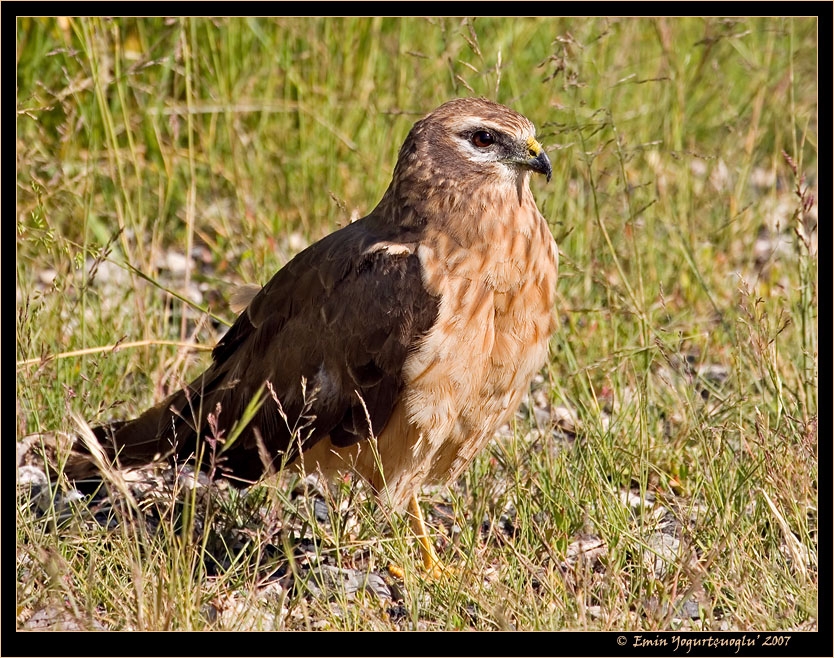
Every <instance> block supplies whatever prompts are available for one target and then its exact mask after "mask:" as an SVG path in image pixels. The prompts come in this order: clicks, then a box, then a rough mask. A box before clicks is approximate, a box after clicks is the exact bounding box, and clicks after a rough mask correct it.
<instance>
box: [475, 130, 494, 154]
mask: <svg viewBox="0 0 834 658" xmlns="http://www.w3.org/2000/svg"><path fill="white" fill-rule="evenodd" d="M472 143H473V144H474V145H475V146H477V147H478V148H479V149H485V148H487V147H488V146H492V145H493V144H495V137H493V135H492V133H490V132H487V131H486V130H479V131H478V132H476V133H474V134H473V135H472Z"/></svg>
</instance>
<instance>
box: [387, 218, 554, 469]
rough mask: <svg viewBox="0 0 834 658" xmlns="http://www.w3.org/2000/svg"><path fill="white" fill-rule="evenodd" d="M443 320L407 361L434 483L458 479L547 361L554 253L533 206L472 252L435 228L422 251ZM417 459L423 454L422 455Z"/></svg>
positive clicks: (412, 412) (421, 445)
mask: <svg viewBox="0 0 834 658" xmlns="http://www.w3.org/2000/svg"><path fill="white" fill-rule="evenodd" d="M417 253H418V256H419V258H420V263H421V266H422V268H423V281H424V285H425V286H426V288H427V289H428V291H429V292H431V293H432V294H435V295H437V296H438V297H439V299H440V304H439V309H438V315H437V320H436V322H435V324H434V325H433V327H432V328H431V329H430V330H429V332H428V333H427V334H426V335H425V337H424V338H423V339H422V340H421V341H420V343H419V344H418V345H417V348H416V349H415V350H414V351H413V352H412V354H411V355H410V356H409V358H408V359H407V361H406V363H405V371H404V381H405V392H406V397H405V403H406V412H407V416H408V419H409V421H410V422H411V423H412V424H413V425H414V426H415V427H416V428H419V430H420V435H421V440H420V441H419V442H418V444H417V445H415V446H414V450H415V451H421V452H422V453H424V454H423V457H422V459H424V460H428V461H429V463H430V465H429V468H428V470H429V477H428V478H427V479H429V480H446V479H448V478H450V477H452V478H453V477H456V476H457V475H458V474H459V473H460V472H461V471H463V469H464V468H465V467H466V465H467V464H468V463H469V462H470V461H471V459H472V458H473V457H474V455H475V454H476V453H477V452H478V451H479V450H480V449H481V448H482V447H483V445H484V443H486V442H487V441H488V440H489V439H490V438H491V437H492V435H493V434H494V432H495V431H496V430H497V429H498V427H499V426H500V425H501V424H502V423H504V422H505V421H506V420H507V419H508V417H509V416H510V415H511V414H512V413H513V412H514V411H515V410H516V408H517V407H518V405H519V404H520V402H521V398H522V397H523V395H524V393H525V392H526V391H527V388H528V386H529V383H530V380H531V379H532V377H533V376H534V375H535V373H536V372H537V371H538V369H539V368H541V366H542V365H543V363H544V361H545V359H546V357H547V344H548V339H549V337H550V334H551V332H552V329H553V315H552V314H553V306H554V302H555V286H556V275H557V250H556V245H555V243H554V241H553V237H552V235H551V234H550V231H549V229H548V227H547V224H546V223H545V222H544V219H543V218H542V217H541V215H539V213H538V211H537V210H535V208H532V209H531V212H530V214H529V217H525V218H522V219H521V220H518V218H517V221H516V222H515V223H514V224H513V225H512V226H510V227H508V228H507V229H503V227H502V230H498V231H493V234H492V239H491V240H488V241H482V242H480V243H475V244H474V245H470V246H468V247H466V248H464V247H463V246H461V244H460V242H459V241H457V240H455V239H453V238H452V237H450V236H449V235H447V234H444V233H437V234H435V235H431V234H429V235H428V236H427V239H426V240H425V241H424V242H423V243H422V244H421V245H420V247H419V248H418V252H417ZM418 461H419V459H418Z"/></svg>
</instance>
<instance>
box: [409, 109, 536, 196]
mask: <svg viewBox="0 0 834 658" xmlns="http://www.w3.org/2000/svg"><path fill="white" fill-rule="evenodd" d="M397 169H398V170H400V171H402V173H403V174H405V175H409V174H410V175H413V176H415V177H416V178H419V179H423V180H428V179H429V178H430V179H432V180H433V181H434V182H435V184H437V183H440V184H441V185H442V184H444V183H446V184H452V185H458V186H461V187H464V188H465V187H466V186H467V184H469V183H471V184H473V185H478V186H482V185H483V184H484V183H497V182H503V183H509V184H511V185H512V186H513V187H514V188H515V187H520V185H521V184H523V183H525V182H526V181H527V180H528V179H529V174H530V173H531V172H536V173H540V174H543V175H544V176H545V177H546V178H547V180H548V181H549V180H550V177H551V175H552V168H551V165H550V160H549V159H548V157H547V154H546V153H545V152H544V149H543V148H542V146H541V144H540V143H539V142H538V140H537V139H536V128H535V126H534V125H533V124H532V123H531V122H530V120H529V119H527V118H526V117H525V116H523V115H521V114H519V113H518V112H515V111H514V110H511V109H510V108H508V107H505V106H504V105H500V104H499V103H495V102H493V101H490V100H487V99H485V98H457V99H455V100H451V101H449V102H447V103H444V104H443V105H441V106H440V107H438V108H437V109H436V110H434V111H433V112H431V113H430V114H428V115H426V116H425V117H424V118H423V119H421V120H420V121H418V122H417V123H415V124H414V127H413V128H412V129H411V132H410V133H409V135H408V137H407V138H406V141H405V143H404V144H403V147H402V149H401V151H400V158H399V161H398V163H397ZM409 177H411V176H409Z"/></svg>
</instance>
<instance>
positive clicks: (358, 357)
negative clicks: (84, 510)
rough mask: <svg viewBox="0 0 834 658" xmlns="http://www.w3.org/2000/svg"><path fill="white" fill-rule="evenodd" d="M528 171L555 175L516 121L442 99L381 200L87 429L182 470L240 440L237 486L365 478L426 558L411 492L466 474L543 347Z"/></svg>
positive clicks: (547, 293)
mask: <svg viewBox="0 0 834 658" xmlns="http://www.w3.org/2000/svg"><path fill="white" fill-rule="evenodd" d="M534 173H538V174H543V175H544V176H545V177H546V178H547V180H548V181H549V180H550V177H551V164H550V161H549V159H548V157H547V155H546V154H545V152H544V150H543V149H542V147H541V145H540V144H539V142H538V141H537V140H536V133H535V127H534V126H533V124H532V123H531V122H530V121H529V120H528V119H527V118H525V117H524V116H522V115H521V114H519V113H517V112H515V111H513V110H511V109H510V108H508V107H505V106H503V105H499V104H498V103H495V102H492V101H490V100H487V99H484V98H459V99H455V100H451V101H449V102H447V103H444V104H443V105H441V106H440V107H438V108H437V109H436V110H434V111H433V112H431V113H429V114H428V115H426V116H425V117H424V118H422V119H420V120H419V121H417V122H416V123H415V124H414V126H413V127H412V128H411V131H410V132H409V134H408V136H407V137H406V139H405V142H404V143H403V145H402V148H401V149H400V151H399V157H398V159H397V163H396V166H395V168H394V173H393V178H392V180H391V183H390V185H389V187H388V189H387V191H386V192H385V194H384V195H383V197H382V200H381V201H380V202H379V204H378V205H377V206H376V208H374V210H373V211H371V213H370V214H368V215H367V216H366V217H363V218H362V219H359V220H357V221H355V222H353V223H351V224H349V225H347V226H345V227H343V228H341V229H339V230H337V231H335V232H334V233H332V234H330V235H328V236H326V237H325V238H323V239H322V240H320V241H318V242H316V243H314V244H313V245H311V246H310V247H308V248H307V249H305V250H304V251H302V252H300V253H299V254H298V255H297V256H295V257H294V258H293V259H292V260H291V261H290V262H288V263H287V264H286V265H285V266H284V267H283V268H282V269H281V270H279V271H278V272H277V273H276V274H275V276H273V278H272V279H271V280H270V281H269V283H267V284H266V285H265V286H264V287H263V288H262V289H261V290H260V291H259V292H258V293H257V294H256V295H255V296H254V297H253V298H252V299H251V301H250V302H249V304H248V306H247V307H246V308H245V310H244V311H243V312H242V313H241V314H240V316H239V317H238V318H237V321H236V322H235V323H234V324H233V325H232V327H231V328H230V329H229V330H228V332H227V333H226V334H225V335H224V336H223V338H222V339H221V340H220V342H219V343H218V344H217V345H216V347H215V348H214V350H213V352H212V363H211V365H210V366H209V367H208V369H207V370H206V371H205V372H203V373H202V374H201V375H199V376H198V377H197V378H196V379H194V380H193V381H192V382H191V383H190V384H188V385H187V386H185V387H184V388H182V389H181V390H179V391H177V392H176V393H174V394H173V395H171V396H170V397H168V398H167V399H165V400H164V401H162V402H161V403H159V404H157V405H156V406H154V407H153V408H151V409H149V410H147V411H146V412H145V413H143V414H142V415H140V416H139V417H138V418H136V419H134V420H130V421H120V422H114V423H111V424H108V425H104V426H101V427H97V428H95V429H94V430H93V432H94V434H95V436H96V438H97V439H98V440H99V441H100V443H101V444H102V447H103V448H104V450H105V452H106V454H107V456H108V457H109V458H111V459H112V460H116V461H117V463H118V464H119V465H120V466H121V467H129V466H138V465H142V464H146V463H149V462H151V461H153V460H155V459H159V458H160V457H162V456H167V457H169V458H171V459H173V460H175V461H178V462H182V461H188V460H193V459H194V458H195V455H200V454H203V451H204V449H205V447H206V445H207V444H206V439H207V438H209V439H212V440H213V439H217V438H219V439H221V441H222V440H223V439H224V438H227V437H230V436H231V435H234V436H235V438H234V440H233V441H229V444H228V445H225V446H224V447H223V452H222V462H221V466H222V469H223V474H224V475H225V476H226V477H228V478H230V479H232V480H234V481H236V482H237V483H238V484H240V485H243V486H246V485H248V484H250V483H252V482H254V481H256V480H257V479H259V478H260V477H261V476H262V475H263V474H264V473H265V472H269V471H277V470H280V469H281V468H283V467H284V466H286V465H288V464H295V465H298V466H300V467H302V468H304V469H305V471H306V472H316V471H318V472H320V473H321V474H323V475H325V476H335V475H336V474H338V473H343V472H346V471H347V472H351V473H355V474H358V475H359V476H361V477H362V478H363V479H364V480H365V481H367V482H368V483H369V484H370V486H371V487H372V489H373V491H374V492H375V494H376V496H377V497H378V499H379V500H380V502H382V503H383V504H387V505H390V506H391V507H392V508H394V509H400V508H403V507H404V506H405V505H406V503H410V506H411V507H410V509H411V511H412V513H413V514H414V518H415V519H416V521H415V523H416V525H415V529H416V531H417V533H418V536H419V537H420V538H421V543H422V544H423V548H424V549H425V550H426V551H428V552H425V553H424V559H425V561H426V564H427V566H430V565H431V562H432V561H433V559H434V558H433V557H432V555H433V554H432V553H430V548H429V545H428V543H427V542H426V540H425V536H426V535H425V528H424V527H423V525H422V520H421V518H420V516H419V508H418V507H417V505H416V498H415V497H414V496H415V493H416V492H417V491H418V490H419V489H420V487H421V486H422V485H423V484H428V483H446V482H449V481H451V480H453V479H454V478H456V477H458V476H459V475H460V474H461V472H462V471H463V470H464V469H465V468H466V466H467V465H468V464H469V463H470V461H471V460H472V459H473V458H474V457H475V455H476V454H477V453H478V451H479V450H481V449H482V448H483V447H484V445H485V444H486V443H487V442H488V441H489V440H490V438H491V437H492V436H493V434H494V433H495V431H496V430H497V429H498V427H499V426H501V425H502V424H503V423H504V422H505V421H507V420H508V419H509V418H510V416H511V415H512V414H513V413H514V412H515V410H516V409H517V408H518V406H519V404H520V402H521V399H522V397H523V396H524V394H525V392H526V391H527V390H528V387H529V384H530V381H531V379H532V377H533V376H534V375H535V373H536V372H537V371H538V370H539V369H540V368H541V367H542V365H543V364H544V362H545V359H546V357H547V350H548V340H549V338H550V335H551V333H552V331H553V329H554V314H553V313H554V304H555V287H556V278H557V268H558V251H557V247H556V243H555V241H554V239H553V236H552V234H551V232H550V230H549V228H548V225H547V222H546V221H545V219H544V218H543V217H542V215H541V213H540V212H539V210H538V208H537V206H536V203H535V201H534V199H533V195H532V193H531V191H530V178H531V175H532V174H534ZM265 387H268V389H269V394H265V393H264V390H265ZM256 398H258V399H261V400H262V403H261V404H260V406H259V407H257V409H256V411H255V412H254V414H249V420H248V423H246V424H245V426H242V423H240V422H239V421H240V419H241V418H243V417H244V412H245V411H246V410H247V407H250V404H251V403H252V401H253V400H254V399H256ZM209 414H211V415H212V417H211V419H210V418H209Z"/></svg>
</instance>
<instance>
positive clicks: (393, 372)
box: [96, 216, 438, 480]
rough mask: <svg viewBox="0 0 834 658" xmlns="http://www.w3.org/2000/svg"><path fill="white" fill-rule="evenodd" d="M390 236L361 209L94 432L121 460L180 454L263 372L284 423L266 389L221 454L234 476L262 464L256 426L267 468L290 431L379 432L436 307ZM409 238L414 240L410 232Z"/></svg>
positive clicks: (227, 417)
mask: <svg viewBox="0 0 834 658" xmlns="http://www.w3.org/2000/svg"><path fill="white" fill-rule="evenodd" d="M400 233H402V232H401V231H400ZM393 235H394V233H393V229H390V228H388V225H387V224H386V223H384V222H382V221H379V220H377V219H376V218H375V217H374V216H369V217H366V218H365V219H363V220H359V221H357V222H354V223H353V224H350V225H348V226H346V227H344V228H342V229H341V230H339V231H336V232H335V233H332V234H331V235H329V236H327V237H325V238H324V239H322V240H321V241H319V242H317V243H315V244H313V245H312V246H311V247H309V248H308V249H306V250H305V251H303V252H301V253H300V254H298V255H297V256H296V257H295V258H294V259H293V260H292V261H290V262H289V263H288V264H287V265H286V266H285V267H284V268H283V269H281V270H280V271H279V272H278V273H277V274H276V275H275V276H274V277H273V278H272V280H271V281H270V282H269V283H268V284H267V285H266V286H265V287H264V288H263V290H261V291H260V293H258V294H257V295H256V297H255V298H254V299H253V300H252V302H251V303H250V305H249V307H248V308H247V309H246V311H245V312H244V313H242V314H241V315H240V316H239V317H238V319H237V321H236V322H235V323H234V325H232V327H231V328H230V329H229V331H228V332H227V333H226V335H225V336H224V337H223V338H222V339H221V340H220V342H219V343H218V344H217V346H216V347H215V349H214V351H213V353H212V356H213V363H212V365H211V366H210V367H209V368H208V369H207V370H206V371H205V372H204V373H203V374H202V375H200V376H199V377H197V378H196V379H195V380H194V381H193V382H192V383H191V384H190V385H189V386H188V387H186V388H185V389H183V390H182V391H179V392H177V393H175V394H174V395H172V396H171V397H169V398H168V399H167V400H165V401H163V402H162V403H161V404H159V405H157V406H156V407H154V408H152V409H150V410H148V411H147V412H145V413H144V414H143V415H142V416H140V417H139V418H137V419H136V420H134V421H129V422H127V423H121V424H119V425H118V426H110V427H104V428H97V429H96V432H97V434H98V436H99V437H100V438H104V439H105V440H107V441H108V442H109V443H110V444H111V446H114V447H115V451H117V452H119V459H120V463H121V464H122V465H136V464H138V463H143V462H147V461H150V460H151V459H152V458H153V456H154V454H156V453H165V452H173V454H174V456H175V457H176V458H177V459H178V460H183V459H185V458H188V456H189V455H192V454H195V452H196V451H197V447H198V442H199V441H201V440H202V439H203V438H205V436H206V435H207V433H208V432H209V427H208V423H207V422H206V417H207V415H208V413H210V412H211V413H214V412H215V410H216V408H217V405H218V404H219V405H220V409H221V411H220V414H219V416H218V430H219V432H222V433H224V435H225V436H227V435H228V433H229V431H230V430H231V428H232V426H233V425H234V423H235V421H236V420H237V419H238V418H239V417H240V416H241V414H242V413H243V411H244V409H245V408H246V406H247V405H248V404H249V402H250V400H251V399H252V396H253V395H255V393H256V392H257V391H258V390H259V389H260V388H261V387H262V386H263V384H264V383H265V382H270V383H271V384H272V386H273V388H274V391H275V393H276V395H277V397H278V399H279V400H280V402H281V406H282V409H283V412H284V414H285V415H286V417H287V420H288V421H289V423H287V422H285V421H284V419H283V418H282V416H281V414H280V413H279V409H278V406H277V405H276V404H275V402H274V401H273V400H271V399H269V398H268V399H267V400H266V402H265V403H264V404H263V406H262V407H261V409H260V410H259V412H258V413H257V415H256V416H255V418H254V419H253V420H252V422H251V423H250V424H249V426H248V427H247V428H246V429H245V430H244V431H243V433H242V434H241V435H240V437H239V438H238V439H237V441H236V442H235V444H234V445H233V446H232V447H231V449H229V450H228V451H227V453H226V454H225V458H226V460H225V462H224V467H225V468H226V469H228V471H229V472H230V474H232V475H234V476H236V477H239V478H242V479H246V480H252V479H256V478H257V477H259V476H260V474H261V473H262V472H263V470H264V465H263V464H262V461H261V458H260V457H259V452H258V445H257V440H256V434H255V430H257V432H258V434H259V435H260V437H261V438H262V439H263V441H264V443H265V446H266V448H267V450H268V451H269V454H270V455H271V456H272V457H273V458H274V462H273V463H274V465H275V466H278V465H279V464H280V462H281V460H282V459H289V460H292V459H293V458H294V457H295V452H297V449H296V446H297V445H298V443H293V441H296V442H297V441H299V440H301V445H302V449H307V448H309V447H311V446H312V445H314V444H315V443H316V442H317V441H319V440H320V439H322V438H323V437H325V436H329V437H330V440H331V442H332V443H333V444H334V445H337V446H348V445H351V444H353V443H356V442H358V441H361V440H363V439H365V438H367V437H368V435H369V434H368V432H369V427H368V422H367V418H370V421H371V428H370V429H371V430H372V431H373V432H374V434H378V433H379V432H380V431H381V430H382V428H383V427H384V426H385V423H386V422H387V421H388V418H389V416H390V415H391V411H392V410H393V408H394V405H395V404H396V402H397V400H398V398H399V396H400V393H401V392H402V388H403V376H402V366H403V363H404V361H405V359H406V357H407V356H408V354H409V352H410V351H411V350H412V349H413V346H414V345H415V343H416V341H418V340H419V338H420V337H421V336H423V335H424V334H425V333H426V332H427V331H428V330H429V328H430V327H431V326H432V324H433V323H434V321H435V319H436V317H437V308H438V300H437V298H436V297H434V296H432V295H431V294H429V293H428V292H427V291H426V290H425V288H424V286H423V282H422V278H421V272H420V263H419V260H418V258H417V255H416V253H415V249H414V248H408V247H407V246H403V243H402V235H400V240H398V241H397V245H398V248H396V249H388V248H385V245H388V244H390V238H392V237H393ZM406 237H407V238H411V239H413V240H414V242H412V243H411V244H412V246H413V245H414V244H415V243H416V239H418V236H417V235H413V234H410V233H409V234H408V235H407V236H406ZM381 245H382V246H381ZM302 378H304V379H305V380H306V400H305V395H304V394H303V392H302ZM360 397H361V400H360ZM363 403H364V404H363ZM305 405H306V406H305ZM366 409H367V415H366ZM302 416H305V417H306V418H307V419H308V420H309V421H310V422H309V427H307V428H306V429H305V432H306V433H302V436H300V437H298V436H296V437H293V436H292V432H291V430H290V428H289V427H288V424H289V425H290V426H293V425H294V424H295V423H296V421H298V420H299V419H300V418H301V417H302Z"/></svg>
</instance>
